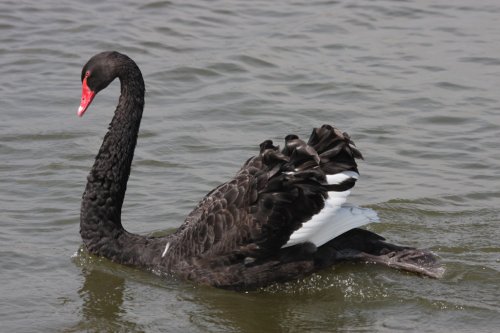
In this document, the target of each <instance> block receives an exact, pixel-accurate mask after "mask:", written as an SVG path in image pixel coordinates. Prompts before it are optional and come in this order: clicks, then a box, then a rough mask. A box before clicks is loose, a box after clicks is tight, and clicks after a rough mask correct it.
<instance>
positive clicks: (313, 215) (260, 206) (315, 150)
mask: <svg viewBox="0 0 500 333" xmlns="http://www.w3.org/2000/svg"><path fill="white" fill-rule="evenodd" d="M285 141H286V143H285V148H284V149H283V151H281V152H280V151H279V149H278V147H275V146H273V145H272V142H271V141H265V142H263V143H262V144H261V151H260V154H259V155H258V156H256V157H254V158H251V159H249V160H248V161H247V162H246V163H245V165H244V166H243V168H242V169H241V170H240V172H239V173H238V174H237V175H236V177H235V178H234V179H233V180H232V181H230V182H228V183H225V184H223V185H221V186H219V187H217V188H216V189H214V190H213V191H212V192H211V193H209V194H208V195H207V196H206V197H205V198H204V199H203V200H202V201H201V202H200V204H199V205H198V207H197V208H196V209H195V210H194V211H193V212H192V213H191V214H190V215H189V216H188V218H187V219H186V223H185V224H184V225H183V227H181V228H180V231H179V232H180V233H184V234H185V236H184V238H185V242H186V244H188V243H189V247H190V249H196V250H195V251H194V252H193V254H206V255H215V254H217V255H221V254H228V253H234V254H235V255H237V256H239V255H241V256H251V257H258V256H259V255H269V254H273V253H276V252H277V251H279V250H280V249H281V248H283V247H289V246H292V245H296V244H300V243H306V242H310V243H313V244H315V245H316V246H320V245H322V244H324V243H325V242H327V241H329V240H331V239H333V238H335V237H336V236H338V235H339V234H341V233H343V232H345V231H347V230H349V229H352V228H355V227H359V226H360V225H362V224H366V223H369V222H371V221H373V219H371V218H370V217H369V216H364V215H366V214H360V213H359V211H354V210H350V211H351V212H354V213H356V214H357V215H359V216H358V217H351V216H350V214H349V211H348V210H345V209H341V207H342V205H343V204H344V203H345V201H346V198H347V196H348V195H349V193H350V189H351V188H352V187H353V186H354V184H355V182H356V180H357V179H358V176H359V175H358V172H357V165H356V162H355V158H360V157H361V154H360V153H359V151H358V150H357V149H356V148H355V147H354V145H353V143H352V141H350V139H349V137H348V136H347V134H345V133H341V132H340V131H338V130H337V129H335V128H333V127H331V126H328V125H324V126H323V127H321V128H318V129H315V130H314V131H313V134H312V135H311V138H310V139H309V142H308V143H307V144H306V143H305V142H303V141H302V140H300V139H298V137H297V136H295V135H290V136H288V137H287V138H286V139H285ZM365 213H366V212H365ZM368 215H370V214H368ZM336 216H339V219H336ZM336 220H338V221H337V222H338V223H337V222H336ZM351 223H352V226H351V225H350V224H351ZM186 246H187V245H186ZM190 252H191V251H190ZM238 253H239V254H238Z"/></svg>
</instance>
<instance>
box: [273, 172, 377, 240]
mask: <svg viewBox="0 0 500 333" xmlns="http://www.w3.org/2000/svg"><path fill="white" fill-rule="evenodd" d="M358 177H359V174H358V173H357V172H354V171H344V172H340V173H337V174H335V175H327V182H328V184H340V183H342V182H343V181H346V180H348V179H349V178H355V179H358ZM350 193H351V191H350V190H347V191H343V192H335V191H330V192H328V198H327V199H326V200H325V206H324V207H323V209H322V210H321V211H320V212H318V213H317V214H316V215H314V216H312V217H311V219H310V220H309V221H307V222H304V223H303V224H302V227H301V228H300V229H298V230H295V231H294V232H293V233H292V234H291V235H290V239H289V240H288V242H287V243H286V244H285V245H283V247H289V246H293V245H296V244H300V243H305V242H311V243H313V244H315V245H316V246H321V245H323V244H325V243H326V242H328V241H330V240H332V239H334V238H335V237H337V236H339V235H341V234H343V233H344V232H346V231H348V230H351V229H353V228H358V227H360V226H363V225H365V224H368V223H371V222H377V221H378V217H377V213H376V212H375V211H373V210H371V209H369V208H360V207H356V206H352V205H348V204H345V202H346V200H347V196H349V194H350Z"/></svg>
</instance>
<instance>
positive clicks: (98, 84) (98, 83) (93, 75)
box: [77, 51, 124, 117]
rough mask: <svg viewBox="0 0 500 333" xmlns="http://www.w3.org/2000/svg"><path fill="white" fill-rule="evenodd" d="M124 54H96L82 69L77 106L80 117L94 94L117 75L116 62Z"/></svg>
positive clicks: (113, 52)
mask: <svg viewBox="0 0 500 333" xmlns="http://www.w3.org/2000/svg"><path fill="white" fill-rule="evenodd" d="M122 57H124V55H122V54H120V53H118V52H115V51H111V52H102V53H99V54H96V55H95V56H93V57H92V58H90V60H89V61H88V62H87V63H86V64H85V66H83V69H82V99H81V102H80V107H79V108H78V113H77V114H78V116H79V117H81V116H83V114H84V113H85V111H86V110H87V108H88V107H89V105H90V103H91V102H92V100H93V99H94V97H95V95H96V94H97V93H98V92H99V91H101V90H103V89H104V88H106V87H107V86H108V85H109V84H110V83H111V82H112V81H113V80H114V79H115V78H116V77H117V76H118V75H117V64H118V63H120V61H119V59H120V58H122Z"/></svg>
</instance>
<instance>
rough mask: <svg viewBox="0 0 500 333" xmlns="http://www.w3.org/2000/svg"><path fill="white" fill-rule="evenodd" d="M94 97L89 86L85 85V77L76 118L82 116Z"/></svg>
mask: <svg viewBox="0 0 500 333" xmlns="http://www.w3.org/2000/svg"><path fill="white" fill-rule="evenodd" d="M94 97H95V92H93V91H92V90H90V88H89V86H88V85H87V78H86V77H85V78H84V79H83V82H82V101H81V102H80V107H79V108H78V113H77V114H78V117H81V116H83V114H84V113H85V111H87V108H88V107H89V105H90V103H91V102H92V100H93V99H94Z"/></svg>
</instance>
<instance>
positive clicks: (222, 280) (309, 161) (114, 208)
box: [78, 52, 443, 290]
mask: <svg viewBox="0 0 500 333" xmlns="http://www.w3.org/2000/svg"><path fill="white" fill-rule="evenodd" d="M116 77H118V78H119V79H120V82H121V95H120V99H119V102H118V106H117V107H116V111H115V114H114V117H113V120H112V121H111V124H110V125H109V131H108V132H107V133H106V135H105V137H104V140H103V142H102V146H101V148H100V149H99V152H98V154H97V156H96V159H95V163H94V166H93V167H92V169H91V171H90V174H89V176H88V182H87V186H86V188H85V192H84V193H83V198H82V206H81V215H80V234H81V236H82V239H83V243H84V246H85V248H86V249H87V251H88V252H90V253H92V254H95V255H98V256H103V257H106V258H109V259H110V260H112V261H114V262H117V263H121V264H126V265H134V266H138V267H143V268H146V269H150V270H152V271H154V272H157V273H160V274H169V275H170V274H171V275H174V276H179V277H181V278H183V279H187V280H191V281H194V282H196V283H200V284H205V285H212V286H216V287H220V288H228V289H239V290H241V289H245V290H248V289H254V288H257V287H261V286H266V285H268V284H270V283H273V282H283V281H287V280H291V279H295V278H299V277H303V276H305V275H307V274H310V273H312V272H315V271H318V270H320V269H323V268H326V267H329V266H332V265H334V264H335V263H338V262H342V261H346V260H355V261H367V262H375V263H381V264H385V265H387V266H390V267H394V268H398V269H403V270H407V271H412V272H417V273H420V274H423V275H427V276H431V277H439V276H441V275H442V273H443V268H442V267H441V266H440V265H439V264H438V261H437V259H436V257H435V256H434V255H433V254H432V253H431V252H429V251H425V250H419V249H414V248H409V247H403V246H398V245H393V244H390V243H387V242H385V241H384V238H382V237H381V236H379V235H377V234H375V233H373V232H370V231H367V230H363V229H358V227H360V226H362V225H364V224H367V223H370V222H374V221H376V220H377V215H376V213H375V212H374V211H372V210H371V209H367V208H359V207H355V206H351V205H347V204H345V201H346V197H347V196H348V194H349V193H350V190H351V188H352V187H353V186H354V184H355V183H356V180H357V179H358V176H359V175H358V169H357V164H356V162H355V159H356V158H362V155H361V153H360V152H359V150H358V149H357V148H356V147H355V146H354V143H353V142H352V141H351V139H350V137H349V135H347V133H342V132H341V131H339V130H338V129H337V128H334V127H332V126H329V125H323V126H322V127H320V128H315V129H314V130H313V132H312V135H311V137H310V138H309V141H308V142H307V143H306V142H304V141H302V140H301V139H299V138H298V136H296V135H288V136H287V137H285V145H284V149H283V150H281V151H280V150H279V148H278V147H276V146H274V145H273V143H272V141H270V140H266V141H264V142H263V143H261V144H260V152H259V154H258V155H257V156H254V157H251V158H250V159H248V160H247V161H246V162H245V163H244V165H243V167H242V168H241V169H240V170H239V171H238V172H237V174H236V175H235V177H234V178H233V179H232V180H230V181H228V182H227V183H224V184H222V185H220V186H218V187H217V188H215V189H214V190H212V191H211V192H210V193H208V194H207V195H206V196H205V198H203V200H201V201H200V203H199V204H198V206H197V207H196V208H195V209H194V210H193V211H192V212H191V213H190V214H189V215H188V216H187V218H186V220H185V221H184V223H183V224H182V225H181V226H180V227H179V229H178V230H177V231H176V232H174V233H172V234H170V235H167V236H164V237H153V236H142V235H136V234H131V233H129V232H127V231H126V230H125V229H124V228H123V226H122V222H121V209H122V204H123V200H124V196H125V191H126V188H127V180H128V178H129V174H130V167H131V164H132V158H133V155H134V149H135V146H136V142H137V134H138V132H139V125H140V122H141V117H142V112H143V108H144V90H145V88H144V81H143V77H142V74H141V71H140V70H139V68H138V66H137V65H136V63H135V62H134V61H133V60H131V59H130V58H129V57H128V56H126V55H123V54H120V53H118V52H103V53H99V54H97V55H95V56H94V57H92V58H91V59H90V60H89V61H88V62H87V64H86V65H85V66H84V67H83V70H82V77H81V79H82V99H81V104H80V108H79V109H78V115H79V116H82V115H83V114H84V112H85V111H86V110H87V108H88V106H89V105H90V103H91V102H92V100H93V98H94V96H95V95H96V94H97V93H98V92H99V91H101V90H102V89H104V88H106V87H107V86H108V85H109V84H110V83H111V81H113V80H114V79H115V78H116Z"/></svg>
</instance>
